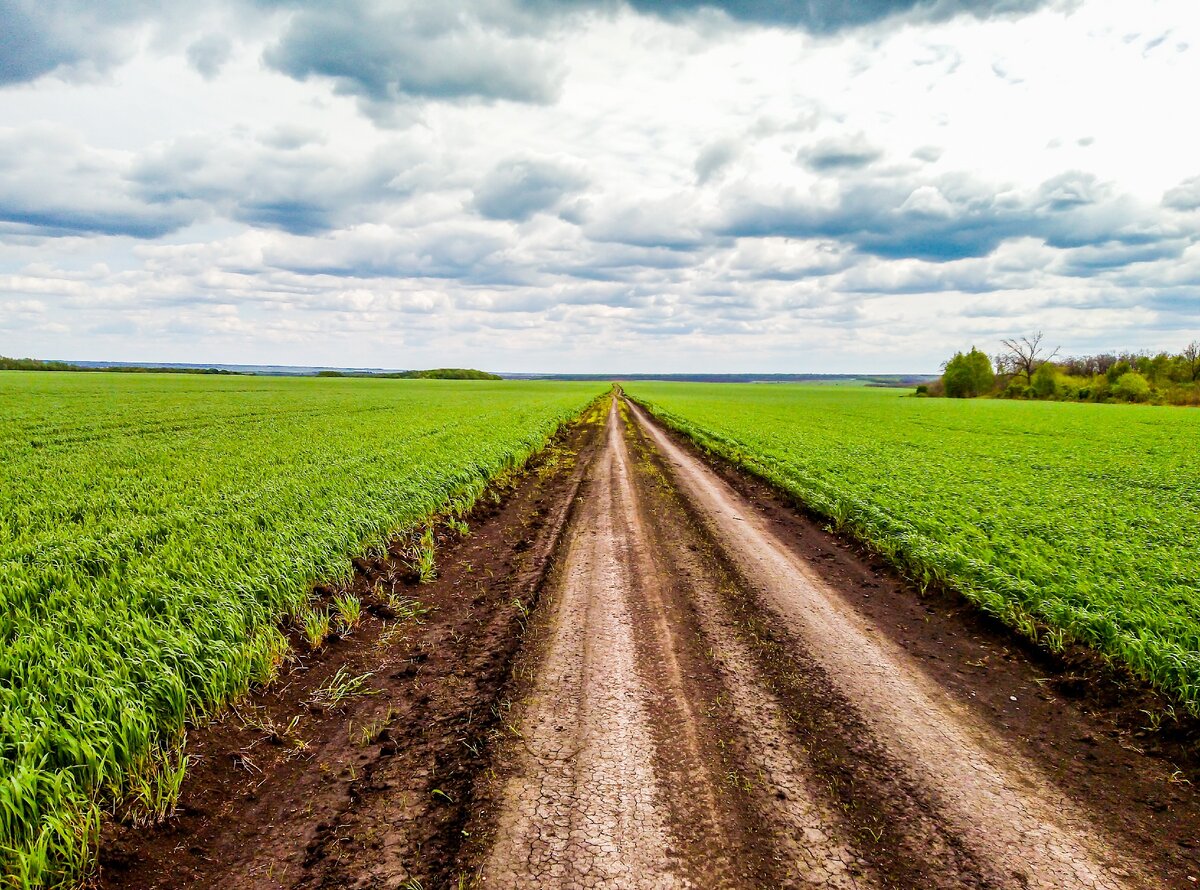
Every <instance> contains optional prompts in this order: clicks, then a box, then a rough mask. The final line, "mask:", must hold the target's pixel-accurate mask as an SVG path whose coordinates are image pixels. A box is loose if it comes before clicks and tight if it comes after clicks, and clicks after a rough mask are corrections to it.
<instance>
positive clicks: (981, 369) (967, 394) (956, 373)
mask: <svg viewBox="0 0 1200 890" xmlns="http://www.w3.org/2000/svg"><path fill="white" fill-rule="evenodd" d="M942 381H943V382H944V383H945V385H946V395H948V396H950V397H951V398H954V399H969V398H973V397H974V396H981V395H983V394H984V393H987V392H990V391H991V388H992V384H993V383H995V381H996V374H995V372H994V371H993V370H992V360H991V359H989V358H988V357H987V356H986V355H984V354H983V353H982V352H980V351H979V350H978V349H976V348H974V347H971V351H970V352H968V353H966V354H965V355H964V354H963V353H961V352H956V353H955V354H954V358H952V359H950V361H948V362H946V370H945V372H944V373H943V374H942Z"/></svg>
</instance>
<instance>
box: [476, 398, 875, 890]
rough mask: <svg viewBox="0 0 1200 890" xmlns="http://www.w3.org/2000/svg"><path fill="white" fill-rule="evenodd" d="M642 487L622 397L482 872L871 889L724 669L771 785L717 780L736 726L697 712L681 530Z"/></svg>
mask: <svg viewBox="0 0 1200 890" xmlns="http://www.w3.org/2000/svg"><path fill="white" fill-rule="evenodd" d="M639 484H642V483H639V481H638V479H637V477H636V475H635V472H634V469H633V467H632V466H631V459H630V456H629V453H628V447H627V444H626V441H625V437H624V425H623V424H622V423H621V420H620V418H619V417H618V414H617V409H616V406H615V404H614V407H613V410H612V412H611V413H610V418H609V430H608V437H607V444H606V447H605V450H604V452H603V453H602V454H601V455H600V456H599V457H598V458H597V463H596V467H595V471H594V474H593V477H592V479H591V480H589V483H588V486H587V489H586V492H585V498H586V500H585V502H584V507H583V509H582V510H581V512H580V514H579V517H578V522H577V526H576V527H575V529H574V531H573V532H572V537H571V540H570V543H569V544H568V547H567V551H566V556H565V559H564V568H563V570H562V580H561V583H560V584H559V591H558V602H557V608H556V612H555V616H554V628H553V632H552V636H551V639H550V642H549V646H548V651H547V653H546V656H545V661H544V662H543V666H542V668H541V670H540V672H539V676H538V678H537V680H536V685H535V689H534V693H533V696H532V697H531V698H530V699H529V700H528V701H527V702H526V703H525V705H524V707H523V709H522V716H521V720H520V724H521V729H520V732H521V735H522V737H523V740H524V743H523V745H522V746H521V747H520V748H519V749H517V758H518V760H519V763H518V764H517V765H516V768H515V769H514V771H513V773H512V775H510V776H509V777H508V779H507V781H506V782H505V783H504V786H503V790H502V797H503V801H502V803H501V806H500V815H499V817H498V820H497V824H496V828H495V838H496V840H495V842H494V845H493V847H492V849H491V851H490V854H489V855H488V857H487V861H486V863H485V864H484V866H483V869H482V877H483V879H484V882H485V883H486V884H487V885H488V886H499V887H528V886H539V887H564V888H566V887H570V888H576V887H580V888H595V887H668V888H671V887H705V888H709V887H745V886H807V887H813V886H821V887H831V888H860V887H869V886H874V883H873V882H872V881H869V880H868V879H867V878H866V877H865V876H864V874H863V868H862V860H861V858H860V857H858V856H857V855H856V854H855V853H854V852H853V851H852V850H851V848H850V846H849V845H848V844H847V843H846V842H844V841H843V840H841V839H840V838H841V837H842V836H843V835H844V832H843V828H842V826H841V824H840V821H839V819H838V818H837V817H836V816H835V815H834V814H832V813H831V812H830V811H829V810H828V809H827V808H826V807H825V806H824V805H822V804H820V803H818V802H817V800H816V798H815V797H814V796H813V795H812V794H811V792H810V786H811V784H812V783H811V781H809V780H808V779H806V778H804V776H803V774H804V773H805V770H806V766H805V763H804V760H803V757H802V754H801V752H799V751H798V750H796V749H794V748H788V747H787V745H786V743H782V742H781V741H780V736H777V733H780V732H781V730H782V729H783V727H782V717H781V716H780V714H779V712H778V708H777V707H775V706H773V704H772V702H771V699H770V695H769V693H767V692H765V691H764V690H762V689H757V688H754V683H755V681H754V679H753V678H752V677H751V675H749V674H748V673H746V672H745V671H742V672H741V674H740V675H739V681H738V682H737V683H735V684H734V685H733V686H732V687H730V686H728V685H727V684H726V679H727V678H726V677H725V676H723V675H722V676H715V677H709V678H708V679H709V680H710V681H711V682H710V686H713V685H715V686H716V687H717V688H719V689H720V692H719V694H718V697H719V698H721V699H722V700H724V701H736V702H737V703H738V704H737V710H738V718H739V719H738V720H737V729H736V730H735V734H736V735H737V737H738V739H739V741H738V743H737V745H736V747H738V748H740V747H742V745H741V742H740V739H741V738H742V737H752V739H753V741H752V744H751V745H750V747H751V748H752V749H753V751H754V752H755V756H754V757H753V758H752V759H751V761H749V762H744V763H743V762H739V763H737V764H736V765H735V766H734V768H733V771H734V772H735V773H752V774H754V775H756V776H759V777H760V781H759V782H757V783H756V784H755V785H754V786H753V788H751V789H749V790H748V791H747V790H742V791H739V792H735V791H734V790H733V789H731V787H730V784H729V782H728V781H727V777H726V776H725V775H723V774H722V770H723V767H722V762H723V761H722V755H721V751H722V750H723V749H725V747H726V746H727V743H728V742H729V740H728V739H727V738H726V735H727V733H726V732H724V731H723V730H727V729H728V727H721V726H719V725H718V721H717V719H716V718H714V717H713V716H711V715H709V714H706V713H702V712H701V709H700V708H699V706H698V703H699V702H700V701H702V697H701V693H700V692H699V690H698V689H697V686H696V682H695V680H694V679H693V678H694V677H695V676H696V673H695V672H697V671H701V672H703V671H704V670H709V671H710V672H711V669H706V668H704V667H703V666H702V663H704V662H705V661H706V656H705V655H704V654H703V653H702V649H703V648H704V647H702V646H700V645H698V641H697V640H696V638H695V637H694V636H692V635H689V634H688V633H687V629H686V623H685V621H684V619H683V618H681V615H680V609H679V608H678V603H676V602H674V597H673V595H672V591H673V590H674V589H675V586H676V585H675V583H674V582H675V581H677V580H678V579H676V578H674V577H673V576H672V574H671V573H672V566H671V563H670V561H669V560H668V559H666V558H665V554H664V549H665V548H671V547H677V546H679V544H680V541H679V538H678V536H677V535H676V536H670V537H667V536H663V535H662V534H656V527H655V524H654V523H653V522H646V521H644V520H645V519H646V512H647V510H646V505H645V504H644V503H643V493H642V492H641V491H639ZM682 530H683V529H676V531H677V532H678V531H682ZM727 644H728V641H723V645H725V646H727ZM743 656H744V653H743V652H741V651H734V652H732V653H728V654H727V655H726V656H725V660H726V661H737V660H739V659H740V658H742V657H743ZM685 664H686V665H687V666H688V667H687V672H688V673H685V668H684V665H685ZM747 727H753V731H752V732H750V733H747V732H746V728H747ZM783 735H786V733H783ZM761 777H765V778H761ZM747 795H748V796H749V797H750V798H751V799H750V800H749V801H747V800H746V799H745V797H746V796H747ZM756 857H758V858H757V860H756Z"/></svg>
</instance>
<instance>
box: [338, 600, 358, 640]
mask: <svg viewBox="0 0 1200 890" xmlns="http://www.w3.org/2000/svg"><path fill="white" fill-rule="evenodd" d="M333 608H334V610H335V611H336V612H337V620H338V632H339V633H342V634H347V633H349V632H350V631H351V630H353V629H354V628H355V626H357V625H358V622H359V621H360V620H361V619H362V601H361V600H360V599H359V598H358V597H356V596H354V595H353V594H349V593H347V594H344V595H343V596H339V597H337V598H335V599H334V601H333Z"/></svg>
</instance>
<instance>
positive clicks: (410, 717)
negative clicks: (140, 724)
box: [97, 394, 1200, 890]
mask: <svg viewBox="0 0 1200 890" xmlns="http://www.w3.org/2000/svg"><path fill="white" fill-rule="evenodd" d="M618 396H619V394H618ZM471 524H472V529H473V531H472V534H470V535H469V536H467V537H462V538H456V537H453V536H447V537H446V538H445V540H443V541H442V542H441V546H442V554H441V556H440V558H439V566H440V577H439V579H438V580H437V581H436V582H435V583H433V584H431V585H420V586H416V585H414V584H413V583H412V579H411V578H406V577H405V575H404V571H403V557H402V548H400V547H397V548H396V552H394V553H392V554H390V555H388V556H385V557H381V558H380V559H378V560H375V561H363V562H362V564H360V565H359V566H358V570H359V571H358V573H357V575H356V577H355V579H354V581H352V582H350V584H349V585H348V586H349V587H350V588H351V589H353V590H355V591H357V592H359V593H360V595H362V596H363V597H364V598H365V599H367V601H368V602H370V603H372V604H373V611H372V617H371V618H370V619H369V620H368V621H367V622H365V623H364V625H363V626H362V628H361V629H360V630H359V631H357V632H356V637H355V638H354V639H350V640H343V641H338V642H337V643H336V644H335V645H332V646H330V647H328V648H327V649H326V650H324V651H322V652H319V653H312V654H311V655H310V656H309V657H308V658H307V659H302V660H301V661H300V662H299V663H298V664H296V665H294V666H293V667H292V668H291V669H290V670H289V671H288V672H287V673H286V674H285V675H284V677H283V678H282V679H281V680H280V681H279V683H278V684H277V685H276V687H273V688H271V689H268V690H263V691H261V692H259V693H257V694H256V695H255V696H254V697H253V699H252V700H251V701H249V702H247V703H245V704H244V705H241V706H239V709H240V710H239V711H238V712H234V713H233V714H227V715H224V716H223V717H222V718H221V719H219V720H217V721H214V723H213V724H212V725H210V726H206V727H198V728H196V729H195V730H194V732H193V734H192V740H191V742H190V743H189V750H191V751H192V753H193V755H194V758H195V760H194V763H195V768H194V769H193V773H192V777H191V779H190V780H189V783H188V786H187V787H186V788H185V792H184V796H183V799H182V801H181V807H180V813H179V815H177V816H176V817H175V818H174V819H172V820H170V821H169V822H167V823H165V824H163V825H160V826H156V827H154V828H151V829H143V830H138V829H135V828H133V827H131V826H128V825H122V824H119V823H114V824H113V825H112V826H109V828H108V829H107V830H106V834H105V839H104V846H103V848H102V859H101V866H102V867H101V871H100V874H99V876H98V878H97V884H98V885H99V886H101V887H107V888H118V887H119V888H132V887H147V888H149V887H193V886H200V885H207V886H214V887H263V888H309V887H312V888H315V887H334V886H336V887H339V888H341V887H345V888H384V887H388V888H408V890H414V888H434V887H466V886H481V887H492V888H526V887H539V888H542V887H544V888H588V890H598V888H642V887H645V888H674V887H696V888H718V887H751V888H758V887H763V888H768V887H770V888H774V887H780V888H784V887H829V888H916V887H922V888H924V887H930V888H960V887H964V888H965V887H969V888H1114V890H1115V888H1174V887H1194V886H1198V884H1197V879H1200V846H1198V844H1200V795H1197V793H1196V789H1195V786H1194V785H1193V784H1192V781H1194V780H1200V776H1198V775H1197V771H1196V764H1197V762H1198V761H1200V758H1196V757H1194V750H1195V748H1194V745H1195V739H1194V738H1193V737H1185V738H1183V739H1182V740H1180V739H1175V740H1174V741H1173V742H1172V743H1171V744H1167V743H1165V742H1164V743H1162V744H1160V743H1158V742H1157V741H1156V739H1155V738H1154V736H1153V731H1152V730H1151V729H1139V728H1137V727H1136V725H1131V724H1130V722H1129V712H1130V707H1125V708H1124V709H1123V710H1122V707H1121V706H1120V703H1119V702H1118V703H1117V704H1115V705H1114V704H1113V703H1112V702H1111V701H1109V702H1107V703H1105V702H1101V701H1100V700H1099V698H1098V697H1097V696H1091V697H1089V696H1087V695H1083V696H1082V697H1081V695H1080V693H1079V691H1078V687H1079V686H1080V677H1079V676H1078V675H1077V673H1076V672H1073V669H1072V667H1071V666H1070V665H1068V664H1064V663H1060V662H1056V661H1054V660H1053V659H1052V658H1049V657H1047V656H1044V654H1041V653H1037V652H1035V651H1031V650H1030V649H1029V647H1027V646H1025V645H1023V644H1021V643H1020V642H1019V641H1017V640H1015V639H1013V638H1011V637H1010V636H1009V635H1008V634H1007V633H1006V632H1005V631H1004V630H1003V629H1002V628H997V627H995V626H993V625H991V624H990V623H988V622H987V621H986V620H985V619H982V618H981V617H980V616H979V615H977V614H976V613H975V612H974V610H972V609H970V607H969V606H967V605H965V604H964V603H962V602H961V601H959V600H957V599H955V598H954V597H952V596H943V597H941V598H938V597H932V596H928V595H922V594H921V593H920V592H918V591H916V590H915V589H914V588H912V587H911V586H910V585H907V584H906V583H905V582H904V581H903V580H901V579H900V578H898V577H897V576H896V575H895V574H893V573H892V572H890V571H889V570H888V569H887V568H886V567H884V566H883V565H882V564H881V563H880V562H879V561H878V559H876V558H874V557H873V556H872V555H871V554H870V553H868V552H865V551H863V550H861V549H859V548H857V547H856V546H854V545H852V544H851V543H849V542H847V541H844V540H840V539H838V538H836V537H834V536H833V535H831V534H829V533H828V532H826V531H825V530H823V529H822V528H821V527H820V526H819V525H818V524H817V523H814V522H813V521H811V520H810V519H808V518H806V517H805V516H803V515H802V514H801V513H800V512H799V511H798V510H797V509H795V508H794V507H793V506H792V505H790V504H788V503H787V502H786V501H784V500H783V499H781V498H780V497H778V496H777V495H775V494H774V493H773V492H771V491H770V490H768V489H766V488H765V487H764V486H762V485H761V484H759V483H757V482H755V481H754V480H751V479H747V478H744V477H742V476H740V475H738V474H737V473H736V472H734V471H733V470H731V469H729V468H727V467H723V466H721V465H719V464H717V463H715V462H713V461H710V460H709V459H707V458H705V457H703V456H702V455H700V454H698V453H697V452H696V451H695V450H694V449H693V448H692V447H691V446H690V445H688V444H687V443H685V442H683V441H681V440H679V439H678V438H677V437H676V436H674V435H673V434H670V433H668V432H667V431H665V430H664V429H662V428H661V427H660V426H659V425H658V424H657V423H656V422H655V421H653V420H652V419H651V418H649V417H648V416H647V415H646V414H645V413H644V412H643V411H642V410H641V409H640V408H639V407H638V406H636V405H634V404H632V403H630V402H628V401H627V400H625V399H623V398H620V397H618V398H614V399H612V400H610V401H609V402H608V403H607V408H606V409H604V410H600V409H597V410H594V411H593V412H592V414H591V416H590V417H589V418H588V419H586V420H585V421H584V422H582V423H580V424H577V425H576V426H575V427H574V428H573V429H571V430H568V431H565V432H564V433H562V434H561V435H560V437H559V439H558V440H557V441H556V443H555V444H554V445H553V446H552V447H551V448H550V449H549V450H548V451H547V452H546V453H545V454H544V455H543V456H541V457H540V458H538V459H537V461H535V463H534V465H533V466H531V467H530V468H529V470H528V472H526V473H525V474H524V476H523V477H522V478H520V479H518V480H515V481H513V482H512V483H511V484H510V485H509V486H508V487H507V488H506V489H505V490H503V491H497V492H496V493H495V496H494V497H492V498H491V499H489V500H487V501H486V503H485V504H484V505H483V506H482V507H481V508H479V509H477V511H476V513H475V515H473V516H472V518H471ZM381 591H383V592H390V593H391V594H392V596H391V597H390V598H389V599H388V600H387V602H390V603H393V604H394V603H395V602H396V601H397V600H396V597H397V596H398V595H399V596H401V601H407V600H405V597H409V598H410V599H411V601H412V602H414V603H419V605H420V608H419V609H414V610H413V612H414V613H415V614H404V615H397V614H395V613H394V609H393V610H389V608H388V607H386V606H385V605H384V600H383V599H378V600H372V599H371V597H372V596H377V597H379V596H381ZM335 592H336V591H332V590H331V591H329V594H330V595H332V594H333V593H335ZM339 667H347V669H349V670H352V671H354V672H355V673H356V674H369V675H370V677H371V678H372V679H371V682H372V684H373V686H372V689H371V691H372V692H373V693H375V694H374V695H371V696H362V697H359V698H357V699H355V700H354V701H351V702H347V703H345V704H344V706H342V707H340V708H338V709H333V710H329V709H314V708H313V707H312V706H311V699H312V690H314V689H316V688H319V686H320V684H322V683H323V682H326V681H327V680H328V678H329V677H330V676H331V675H332V674H333V672H334V671H335V670H336V669H338V668H339ZM1091 679H1094V682H1095V684H1098V685H1099V686H1103V685H1104V684H1106V683H1109V680H1107V679H1105V678H1104V677H1096V678H1085V680H1089V681H1090V680H1091ZM1084 685H1086V683H1085V684H1084ZM1109 685H1111V683H1109ZM1110 698H1111V696H1110ZM247 712H249V713H253V714H255V715H258V716H255V717H254V718H253V719H246V718H245V713H247ZM293 718H298V721H297V722H296V723H292V722H291V721H292V720H293ZM280 727H283V729H280ZM288 727H290V728H288ZM1189 746H1190V747H1189Z"/></svg>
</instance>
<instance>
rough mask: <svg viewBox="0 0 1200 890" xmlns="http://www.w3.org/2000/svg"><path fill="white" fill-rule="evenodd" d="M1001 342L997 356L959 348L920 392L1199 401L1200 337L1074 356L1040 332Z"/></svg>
mask: <svg viewBox="0 0 1200 890" xmlns="http://www.w3.org/2000/svg"><path fill="white" fill-rule="evenodd" d="M1002 342H1003V346H1004V349H1003V350H1002V351H1001V352H1000V353H999V354H997V355H994V356H988V355H987V354H985V353H983V352H981V351H980V350H978V349H975V348H974V347H972V348H971V351H970V352H957V353H955V354H954V357H953V358H951V359H950V360H949V361H948V362H946V364H945V365H943V366H942V376H941V377H940V378H939V379H938V380H935V381H934V382H933V383H929V384H926V385H922V386H918V387H917V394H918V395H927V396H946V397H949V398H957V399H969V398H977V397H980V396H991V397H993V398H1005V399H1042V400H1046V401H1062V402H1145V403H1150V404H1155V405H1200V341H1195V340H1194V341H1192V342H1191V343H1189V344H1188V345H1187V346H1185V347H1184V348H1183V350H1182V351H1181V352H1178V353H1169V352H1159V353H1150V352H1144V351H1143V352H1106V353H1101V354H1098V355H1085V356H1075V357H1072V358H1060V357H1059V355H1058V352H1059V350H1058V349H1050V348H1049V347H1048V346H1047V345H1046V344H1045V338H1044V337H1043V335H1042V334H1041V333H1040V332H1039V333H1037V334H1032V335H1030V336H1025V337H1018V338H1014V339H1011V340H1004V341H1002Z"/></svg>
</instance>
